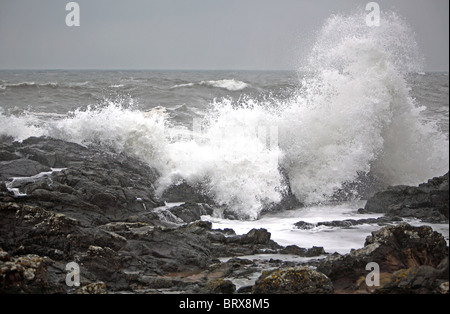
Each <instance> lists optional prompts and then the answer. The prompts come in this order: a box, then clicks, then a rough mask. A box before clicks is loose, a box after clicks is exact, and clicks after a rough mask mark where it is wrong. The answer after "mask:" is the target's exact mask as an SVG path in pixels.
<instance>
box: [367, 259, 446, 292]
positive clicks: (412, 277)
mask: <svg viewBox="0 0 450 314" xmlns="http://www.w3.org/2000/svg"><path fill="white" fill-rule="evenodd" d="M448 278H449V277H448V258H445V259H444V260H443V261H442V262H441V263H440V264H439V265H438V266H437V267H431V266H427V265H420V266H413V267H410V268H407V269H400V270H398V271H395V272H394V273H393V274H392V275H391V276H390V278H389V281H388V282H387V283H385V284H383V285H382V286H381V287H378V288H377V289H376V290H375V291H374V292H376V293H380V294H387V293H389V294H448Z"/></svg>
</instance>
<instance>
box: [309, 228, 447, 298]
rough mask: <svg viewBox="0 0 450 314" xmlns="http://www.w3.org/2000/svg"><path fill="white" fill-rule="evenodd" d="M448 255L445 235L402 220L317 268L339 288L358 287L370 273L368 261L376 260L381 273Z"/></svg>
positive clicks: (433, 262)
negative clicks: (359, 247) (361, 245)
mask: <svg viewBox="0 0 450 314" xmlns="http://www.w3.org/2000/svg"><path fill="white" fill-rule="evenodd" d="M446 257H448V250H447V244H446V241H445V239H444V237H443V236H442V235H441V234H440V233H438V232H435V231H433V229H432V228H431V227H428V226H420V227H413V226H411V225H409V224H405V223H401V224H399V225H397V226H386V227H383V228H381V229H380V230H378V231H375V232H372V235H371V236H368V237H367V238H366V242H365V244H364V247H363V248H361V249H357V250H352V251H351V252H350V253H348V254H345V255H331V256H329V257H327V258H326V259H324V260H322V261H320V262H319V264H318V265H317V270H318V271H320V272H323V273H324V274H325V275H327V276H328V277H329V278H330V279H331V280H332V281H333V284H334V287H335V289H338V290H344V291H355V290H357V289H358V285H359V284H358V283H357V282H358V280H359V279H360V278H361V277H365V276H366V275H367V274H368V271H367V270H366V265H367V264H368V263H370V262H375V263H377V264H378V265H379V268H380V272H381V273H387V274H392V273H394V272H395V271H398V270H400V269H408V268H411V267H419V266H430V267H434V268H436V267H437V266H438V265H439V264H440V263H441V261H443V260H444V259H445V258H446Z"/></svg>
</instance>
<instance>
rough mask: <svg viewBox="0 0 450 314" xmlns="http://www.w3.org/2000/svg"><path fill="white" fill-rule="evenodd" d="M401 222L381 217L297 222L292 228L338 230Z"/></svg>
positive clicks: (396, 218) (398, 218)
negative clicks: (329, 228)
mask: <svg viewBox="0 0 450 314" xmlns="http://www.w3.org/2000/svg"><path fill="white" fill-rule="evenodd" d="M399 221H402V218H400V217H396V216H383V217H379V218H365V219H345V220H332V221H320V222H317V223H309V222H305V221H298V222H296V223H295V224H294V226H295V227H296V228H298V229H303V230H307V229H312V228H315V227H319V226H326V227H339V228H351V227H353V226H357V225H363V224H377V225H379V226H385V225H388V224H391V223H397V222H399Z"/></svg>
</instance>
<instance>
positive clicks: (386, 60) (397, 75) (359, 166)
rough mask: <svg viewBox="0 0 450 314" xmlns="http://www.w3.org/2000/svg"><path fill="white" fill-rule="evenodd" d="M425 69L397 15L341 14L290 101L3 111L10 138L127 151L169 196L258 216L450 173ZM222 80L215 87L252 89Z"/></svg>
mask: <svg viewBox="0 0 450 314" xmlns="http://www.w3.org/2000/svg"><path fill="white" fill-rule="evenodd" d="M420 63H421V57H420V54H419V53H418V47H417V44H416V42H415V41H414V36H413V32H412V30H411V29H410V28H409V26H408V25H407V23H406V22H405V21H404V20H403V19H402V18H401V17H399V16H398V15H397V14H394V13H388V12H387V13H385V15H384V23H383V25H382V26H380V27H372V28H368V27H367V26H366V25H365V15H364V14H362V13H357V14H352V15H348V16H344V15H335V16H332V17H330V18H329V19H328V20H327V21H326V22H325V24H324V26H323V27H322V29H321V31H320V32H319V34H318V36H317V39H316V42H315V45H314V46H313V48H312V50H311V54H310V57H309V60H308V62H307V64H305V65H303V66H302V67H301V68H300V69H299V71H302V72H306V73H308V74H307V75H306V76H303V78H302V79H301V81H300V82H299V84H298V85H299V87H298V89H297V90H296V91H295V92H293V93H292V95H291V96H290V97H288V98H283V99H277V98H273V97H272V98H270V97H268V98H265V99H264V100H256V99H253V98H251V97H241V98H239V99H238V100H235V99H232V98H223V99H215V100H213V101H211V103H210V107H209V108H208V110H207V112H205V114H204V116H203V117H202V118H197V119H195V120H193V121H192V125H190V126H180V125H175V124H174V123H172V121H171V119H170V118H169V115H168V113H167V111H166V110H165V109H164V108H155V109H153V110H150V111H141V110H138V109H137V108H136V107H135V106H133V105H130V104H128V103H124V102H123V101H114V100H111V101H107V102H105V103H103V104H102V105H98V106H88V107H87V108H85V109H78V110H75V111H73V112H71V113H69V114H68V115H67V117H65V118H63V119H54V120H49V121H42V120H39V119H38V118H37V117H36V116H33V115H32V114H24V115H21V116H13V115H6V114H5V113H4V112H3V113H2V112H0V134H4V135H9V136H12V137H14V138H15V139H17V140H23V139H25V138H27V137H29V136H39V135H46V136H51V137H55V138H59V139H64V140H67V141H72V142H77V143H80V144H83V145H104V146H107V147H109V148H110V149H113V150H114V151H117V152H126V153H128V154H132V155H134V156H137V157H139V158H140V159H142V160H144V161H146V162H147V163H148V164H149V165H150V166H152V167H155V168H156V169H157V170H158V171H159V173H160V178H159V181H158V182H157V189H158V191H159V192H162V191H163V190H164V189H165V188H167V187H169V186H170V185H172V184H175V183H177V182H180V180H185V181H187V182H188V183H191V184H195V185H201V186H202V187H203V190H204V192H205V193H207V194H208V195H209V196H210V197H212V198H213V199H214V200H215V201H216V202H217V203H218V204H221V205H225V206H227V207H228V208H229V209H230V210H232V211H234V212H235V213H236V215H237V216H238V217H241V218H242V219H256V218H258V217H259V214H260V212H261V210H262V209H263V208H265V207H267V206H269V205H271V204H276V203H279V202H280V201H281V200H282V198H283V196H284V195H285V194H286V193H287V190H288V188H289V187H290V189H291V190H292V193H293V194H294V195H295V196H296V198H298V200H300V201H301V202H303V203H305V204H307V205H311V204H318V203H324V202H327V201H330V200H333V199H334V197H335V195H336V192H338V191H340V190H342V189H343V188H344V187H348V186H352V187H353V188H350V189H348V190H347V191H346V193H347V197H348V198H357V197H358V193H359V191H358V189H357V187H358V184H359V183H361V184H362V182H359V180H361V178H364V177H367V176H371V177H374V178H376V180H377V181H380V182H383V183H384V184H390V185H393V184H411V185H415V184H418V183H421V182H423V181H426V180H427V179H429V178H431V177H434V176H438V175H442V174H444V173H445V172H447V171H448V163H449V159H448V153H449V145H448V139H447V137H446V136H445V135H444V134H442V133H441V132H439V130H438V128H437V125H436V124H435V123H434V122H432V121H428V122H424V120H423V119H421V111H422V110H423V109H424V108H423V107H421V106H420V104H418V103H416V101H415V99H413V98H412V97H411V96H410V87H409V85H408V82H407V80H406V74H407V73H408V72H411V71H414V72H417V71H420ZM205 82H206V81H205ZM211 82H214V84H213V83H204V84H207V85H208V84H209V85H211V86H214V85H217V86H219V85H220V86H219V87H221V88H240V86H241V85H239V84H240V83H239V82H237V81H234V82H231V81H227V82H223V81H221V80H216V81H211ZM241 83H243V82H241ZM188 84H193V85H195V84H197V85H203V84H201V82H200V83H188ZM233 84H234V85H233ZM244 84H245V83H244ZM193 85H189V86H193ZM186 86H187V85H186ZM241 87H242V86H241ZM244 88H245V87H244Z"/></svg>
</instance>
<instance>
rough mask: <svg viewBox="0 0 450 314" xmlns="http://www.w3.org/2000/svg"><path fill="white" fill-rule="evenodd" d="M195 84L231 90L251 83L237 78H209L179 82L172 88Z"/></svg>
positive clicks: (241, 88)
mask: <svg viewBox="0 0 450 314" xmlns="http://www.w3.org/2000/svg"><path fill="white" fill-rule="evenodd" d="M195 85H203V86H210V87H217V88H223V89H226V90H229V91H240V90H243V89H245V88H246V87H248V86H249V85H248V84H247V83H245V82H242V81H239V80H235V79H223V80H208V81H200V82H197V83H185V84H178V85H174V86H172V88H177V87H192V86H195Z"/></svg>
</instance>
